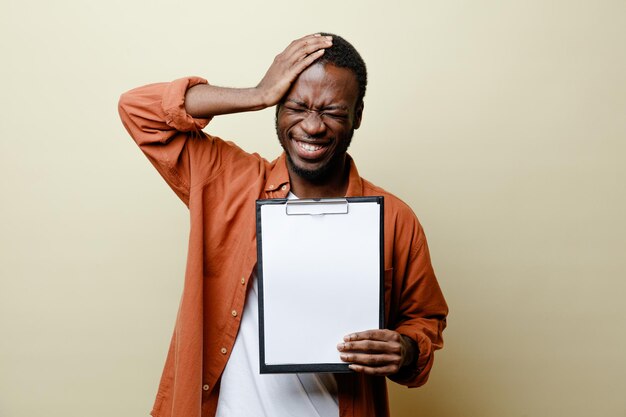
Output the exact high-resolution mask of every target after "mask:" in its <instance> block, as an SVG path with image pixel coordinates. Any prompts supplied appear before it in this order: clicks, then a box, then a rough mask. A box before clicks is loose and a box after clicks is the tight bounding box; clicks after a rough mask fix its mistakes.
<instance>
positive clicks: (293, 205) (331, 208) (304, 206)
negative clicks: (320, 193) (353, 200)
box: [285, 198, 349, 216]
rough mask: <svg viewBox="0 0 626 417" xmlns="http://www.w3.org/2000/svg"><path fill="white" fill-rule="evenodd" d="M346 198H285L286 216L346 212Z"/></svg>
mask: <svg viewBox="0 0 626 417" xmlns="http://www.w3.org/2000/svg"><path fill="white" fill-rule="evenodd" d="M348 206H349V204H348V200H346V199H345V198H303V199H301V200H287V202H286V203H285V214H287V216H302V215H309V216H321V215H324V214H348Z"/></svg>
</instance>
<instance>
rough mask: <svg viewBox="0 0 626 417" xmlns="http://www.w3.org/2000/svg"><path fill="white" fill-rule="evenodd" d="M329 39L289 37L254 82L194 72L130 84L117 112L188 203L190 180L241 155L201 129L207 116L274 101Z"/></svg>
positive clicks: (204, 176)
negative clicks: (228, 82)
mask: <svg viewBox="0 0 626 417" xmlns="http://www.w3.org/2000/svg"><path fill="white" fill-rule="evenodd" d="M331 45H332V41H331V39H329V38H328V37H325V36H320V35H308V36H305V37H303V38H301V39H298V40H295V41H293V42H292V43H291V44H290V45H289V46H288V47H287V48H286V49H285V50H284V51H283V52H282V53H280V54H279V55H278V56H276V58H275V59H274V62H273V63H272V65H271V66H270V68H269V69H268V70H267V72H266V74H265V76H264V77H263V79H262V80H261V82H260V83H259V84H258V85H257V86H256V87H254V88H247V89H235V88H222V87H215V86H210V85H208V84H207V82H206V80H204V79H202V78H198V77H188V78H183V79H179V80H175V81H173V82H170V83H158V84H150V85H146V86H143V87H139V88H135V89H133V90H130V91H128V92H126V93H124V94H122V96H121V97H120V101H119V113H120V117H121V119H122V122H123V124H124V126H125V127H126V129H127V130H128V132H129V133H130V135H131V136H132V138H133V139H134V140H135V142H136V143H137V144H138V145H139V147H140V149H141V150H142V151H143V153H144V154H145V155H146V156H147V157H148V159H149V160H150V161H151V162H152V164H153V165H154V166H155V167H156V169H157V170H158V171H159V173H160V174H161V175H162V176H163V178H164V179H165V180H166V181H167V183H168V184H169V185H170V187H171V188H172V189H173V190H174V191H175V192H176V194H177V195H178V196H179V197H180V198H181V199H182V200H183V201H184V202H185V204H188V199H189V190H190V188H191V186H192V183H194V181H195V183H202V182H203V181H205V180H206V179H207V178H210V177H211V176H212V175H214V173H215V172H217V171H218V170H219V168H220V164H223V163H227V162H229V161H230V160H231V159H233V158H234V159H236V160H239V161H240V160H241V158H239V157H238V155H240V153H236V152H233V149H234V147H232V146H217V145H219V144H220V143H221V142H219V143H218V141H214V140H213V138H211V137H210V136H208V135H205V134H203V133H202V132H201V129H203V128H204V127H205V126H206V125H207V124H208V123H209V120H210V119H211V117H212V116H214V115H219V114H226V113H235V112H242V111H252V110H259V109H262V108H265V107H268V106H272V105H275V104H276V103H278V102H279V101H280V99H281V98H282V96H283V95H284V94H285V93H286V92H287V91H288V90H289V88H290V86H291V83H292V82H293V81H294V80H295V79H296V78H297V76H298V75H299V74H300V72H302V71H303V70H304V69H306V68H307V67H308V66H309V65H311V63H312V62H314V61H315V60H316V59H317V58H318V57H320V56H321V55H322V54H323V53H324V49H325V48H328V47H329V46H331ZM226 153H228V154H226ZM192 165H193V166H195V168H194V169H193V170H192V169H191V167H192ZM192 171H193V172H194V176H193V178H191V172H192Z"/></svg>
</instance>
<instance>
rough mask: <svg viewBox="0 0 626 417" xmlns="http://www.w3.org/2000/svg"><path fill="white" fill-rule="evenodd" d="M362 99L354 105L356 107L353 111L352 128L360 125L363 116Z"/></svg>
mask: <svg viewBox="0 0 626 417" xmlns="http://www.w3.org/2000/svg"><path fill="white" fill-rule="evenodd" d="M363 106H364V103H363V100H361V101H360V102H359V104H357V105H356V109H355V111H354V123H353V124H352V128H353V129H355V130H356V129H358V128H359V126H361V119H362V118H363Z"/></svg>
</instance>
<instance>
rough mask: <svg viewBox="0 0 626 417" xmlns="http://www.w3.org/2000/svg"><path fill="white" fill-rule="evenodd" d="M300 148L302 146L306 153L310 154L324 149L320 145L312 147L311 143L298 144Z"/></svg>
mask: <svg viewBox="0 0 626 417" xmlns="http://www.w3.org/2000/svg"><path fill="white" fill-rule="evenodd" d="M298 146H300V147H301V148H302V149H304V150H305V151H309V152H313V151H317V150H319V149H322V146H320V145H312V144H310V143H305V142H298Z"/></svg>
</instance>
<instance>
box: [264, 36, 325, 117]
mask: <svg viewBox="0 0 626 417" xmlns="http://www.w3.org/2000/svg"><path fill="white" fill-rule="evenodd" d="M332 44H333V42H332V37H330V36H321V35H320V34H317V33H316V34H313V35H307V36H305V37H303V38H300V39H297V40H295V41H293V42H291V43H290V44H289V46H288V47H287V48H286V49H285V50H284V51H283V52H281V53H280V54H278V55H277V56H276V58H274V62H273V63H272V65H271V66H270V67H269V69H268V70H267V72H266V73H265V76H264V77H263V79H262V80H261V82H260V83H259V84H258V85H257V86H256V89H257V90H258V92H259V93H260V94H261V95H262V97H263V101H264V103H265V105H266V107H270V106H274V105H276V104H278V102H279V101H280V99H281V98H282V97H283V96H284V95H285V94H286V93H287V91H289V88H290V87H291V84H292V83H293V82H294V81H295V79H296V78H298V75H300V73H301V72H302V71H304V70H305V69H306V68H308V67H309V65H311V64H312V63H313V62H314V61H315V60H316V59H318V58H319V57H321V56H322V55H323V54H324V50H325V49H326V48H329V47H331V46H332Z"/></svg>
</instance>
